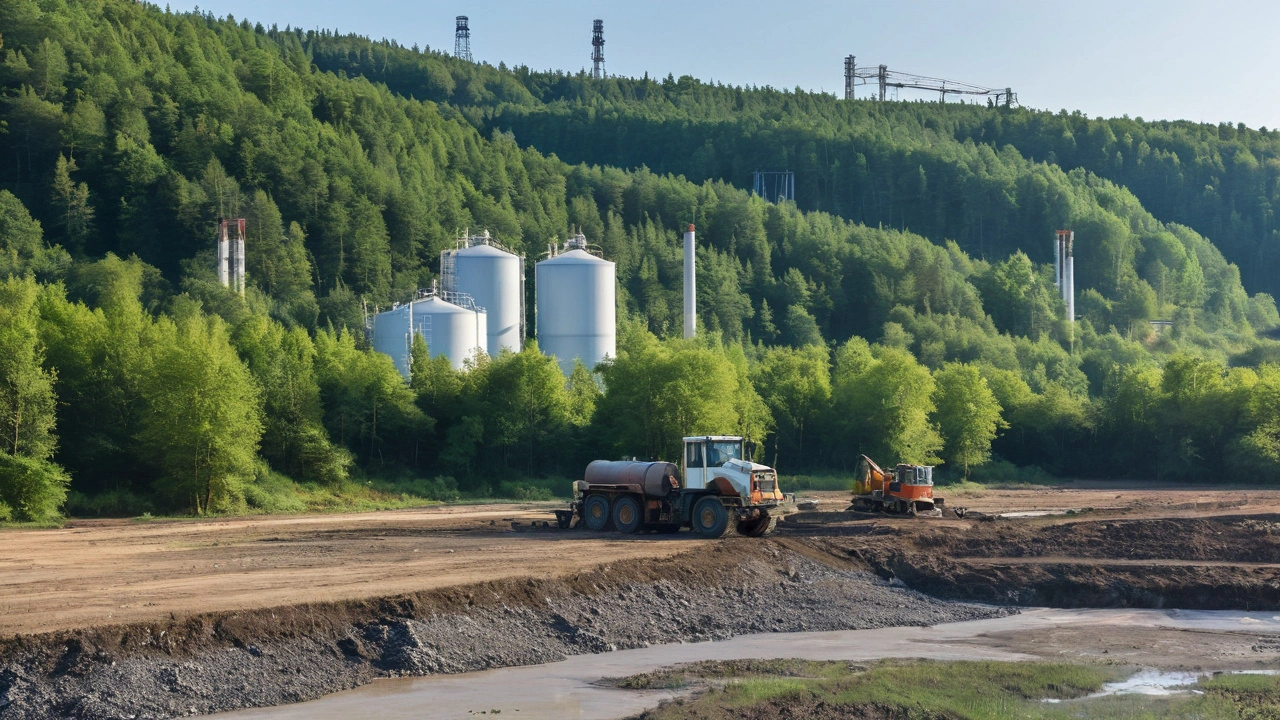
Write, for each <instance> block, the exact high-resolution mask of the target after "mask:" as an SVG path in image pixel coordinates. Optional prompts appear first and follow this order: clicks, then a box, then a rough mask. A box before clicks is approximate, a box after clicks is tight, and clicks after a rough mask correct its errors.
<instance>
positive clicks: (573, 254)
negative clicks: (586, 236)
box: [538, 250, 613, 265]
mask: <svg viewBox="0 0 1280 720" xmlns="http://www.w3.org/2000/svg"><path fill="white" fill-rule="evenodd" d="M538 264H539V265H600V264H606V265H612V264H613V262H612V261H610V260H605V259H604V258H599V257H596V256H595V255H592V254H591V253H589V252H587V251H586V250H570V251H569V252H566V253H560V254H559V255H556V256H555V257H549V258H547V259H546V260H543V261H542V262H540V263H538Z"/></svg>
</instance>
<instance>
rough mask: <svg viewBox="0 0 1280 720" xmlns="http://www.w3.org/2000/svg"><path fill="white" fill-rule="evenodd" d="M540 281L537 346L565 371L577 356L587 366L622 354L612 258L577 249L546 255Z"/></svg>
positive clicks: (539, 269) (540, 266)
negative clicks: (555, 360)
mask: <svg viewBox="0 0 1280 720" xmlns="http://www.w3.org/2000/svg"><path fill="white" fill-rule="evenodd" d="M534 272H535V276H536V282H537V294H538V299H537V306H538V347H539V349H541V350H542V352H543V353H545V354H547V355H554V356H555V357H556V359H557V360H558V361H559V362H560V369H561V371H563V372H564V374H565V375H568V374H569V373H571V372H573V361H574V359H581V360H582V362H583V363H584V364H585V365H586V366H587V367H588V368H592V367H595V365H596V363H598V362H600V361H601V360H604V359H605V358H606V357H614V356H616V355H617V341H618V327H617V286H616V276H617V271H616V268H615V266H614V264H613V263H611V262H609V261H608V260H604V259H602V258H598V257H596V256H595V255H592V254H591V253H589V252H587V251H586V250H583V249H580V248H579V249H574V250H570V251H568V252H565V253H561V254H559V255H554V256H552V257H549V258H547V259H546V260H543V261H542V262H540V263H538V264H537V265H536V266H535V269H534Z"/></svg>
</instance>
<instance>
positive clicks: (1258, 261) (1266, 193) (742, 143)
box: [306, 35, 1280, 296]
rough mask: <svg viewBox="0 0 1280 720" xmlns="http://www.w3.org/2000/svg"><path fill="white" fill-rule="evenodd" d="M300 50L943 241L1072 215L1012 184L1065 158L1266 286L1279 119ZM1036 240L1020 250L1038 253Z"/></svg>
mask: <svg viewBox="0 0 1280 720" xmlns="http://www.w3.org/2000/svg"><path fill="white" fill-rule="evenodd" d="M306 47H307V48H308V50H309V51H310V52H311V53H312V54H313V57H314V58H315V61H316V63H317V64H318V65H319V66H320V67H322V68H324V69H329V70H333V71H335V72H336V71H342V72H346V73H348V74H352V75H356V74H358V75H362V76H365V77H369V78H371V79H374V80H376V81H379V82H383V83H386V84H387V85H388V86H389V87H391V88H392V90H393V91H396V92H399V93H402V94H406V95H410V96H413V97H419V98H423V99H430V100H434V101H436V102H447V103H450V104H453V105H455V106H457V107H459V108H462V109H463V110H464V112H467V115H468V117H471V118H472V119H473V121H474V122H476V124H477V125H479V126H482V127H498V128H502V129H517V130H518V131H519V132H517V138H518V140H519V141H520V142H521V144H528V145H533V146H535V147H538V148H539V149H541V150H542V151H543V152H554V153H556V154H557V155H559V156H560V157H561V158H563V159H565V160H568V161H570V162H604V161H605V159H606V158H607V159H608V160H607V164H611V165H616V166H620V167H636V166H639V165H645V166H647V167H648V168H649V169H650V170H652V171H654V172H663V173H666V172H672V173H679V174H683V175H685V176H686V177H688V178H689V179H691V180H694V181H701V180H703V179H707V178H712V179H722V180H725V181H727V182H731V183H734V184H736V185H739V186H743V187H746V186H749V184H750V178H751V173H752V171H754V170H761V169H790V170H793V171H795V172H796V180H797V198H796V199H797V202H798V203H799V204H800V206H801V207H804V208H809V209H816V210H828V211H831V212H835V213H838V214H840V215H842V216H844V217H846V218H849V219H851V220H855V221H858V222H863V223H867V224H884V225H889V226H898V227H906V228H908V229H911V230H914V231H916V232H919V233H921V234H924V235H927V236H928V237H930V238H932V239H934V240H939V239H940V238H955V239H957V240H960V242H961V245H962V246H963V247H965V249H966V250H968V251H970V252H973V253H976V254H979V255H981V256H984V257H990V256H996V257H999V256H1001V255H1003V254H1004V253H1006V252H1007V250H1008V248H1009V247H1010V246H1018V245H1022V244H1029V243H1025V241H1024V240H1023V239H1022V235H1021V234H1022V233H1025V232H1028V231H1035V232H1042V231H1043V230H1044V228H1045V227H1047V226H1048V225H1052V224H1053V222H1059V221H1062V222H1074V221H1075V220H1076V219H1077V218H1076V214H1077V213H1078V212H1079V209H1077V208H1071V207H1065V208H1064V207H1062V205H1061V200H1059V199H1057V198H1054V197H1052V196H1053V195H1054V194H1056V193H1057V192H1059V189H1058V188H1054V187H1049V188H1046V187H1044V185H1045V180H1047V182H1048V184H1049V185H1050V186H1052V185H1055V184H1060V183H1061V181H1060V180H1058V179H1056V178H1052V177H1049V178H1045V179H1044V180H1032V181H1030V182H1031V186H1030V187H1028V185H1027V181H1026V180H1025V179H1023V178H1022V177H1021V176H1023V175H1025V174H1027V172H1028V171H1029V170H1030V171H1031V172H1033V173H1034V172H1035V171H1036V169H1035V164H1036V162H1037V161H1038V162H1041V163H1045V164H1047V165H1050V166H1057V167H1059V168H1061V169H1062V170H1063V171H1066V172H1068V173H1069V172H1070V171H1072V170H1075V169H1077V168H1079V169H1083V170H1085V171H1087V172H1088V173H1090V174H1093V175H1097V176H1098V177H1101V178H1105V179H1107V180H1110V181H1112V182H1113V183H1116V184H1117V185H1120V186H1122V187H1124V188H1125V189H1127V190H1129V191H1130V192H1132V193H1133V195H1134V196H1136V197H1137V198H1138V199H1139V200H1140V201H1141V203H1142V204H1143V205H1144V206H1145V208H1146V209H1147V210H1148V211H1150V212H1151V213H1153V214H1154V215H1155V216H1156V217H1158V218H1160V219H1161V220H1162V221H1164V222H1166V223H1179V224H1182V225H1186V226H1188V227H1191V228H1193V229H1195V230H1196V231H1197V232H1199V233H1201V234H1202V235H1205V236H1208V237H1210V238H1211V239H1212V240H1213V242H1214V244H1215V245H1216V246H1217V247H1219V248H1220V249H1221V250H1222V252H1223V253H1224V254H1225V255H1226V258H1227V259H1228V260H1229V261H1231V262H1233V263H1235V264H1237V265H1238V266H1240V267H1241V268H1244V273H1245V276H1244V283H1245V287H1246V288H1248V289H1249V291H1250V292H1251V293H1256V292H1265V293H1269V294H1271V295H1273V296H1274V295H1276V294H1278V293H1280V218H1277V215H1276V211H1275V208H1276V206H1277V205H1278V204H1280V130H1267V129H1266V128H1260V129H1249V128H1246V127H1244V126H1243V125H1232V124H1230V123H1221V124H1218V125H1206V124H1199V123H1192V122H1187V121H1176V122H1167V121H1162V122H1144V121H1142V120H1141V119H1129V118H1128V117H1125V118H1115V119H1103V118H1097V119H1090V118H1088V117H1086V116H1084V115H1082V114H1080V113H1078V112H1075V113H1067V112H1066V111H1062V112H1058V113H1051V112H1044V111H1035V110H1028V109H995V110H993V109H992V108H988V107H985V106H980V105H972V104H970V105H964V104H959V103H949V104H945V105H940V104H938V103H933V102H910V103H907V102H901V103H899V102H890V103H883V104H877V103H874V102H870V101H868V102H844V101H843V100H838V99H836V98H835V97H833V96H830V95H824V94H818V93H806V92H801V91H795V92H790V91H777V90H773V89H770V88H754V89H747V88H735V87H724V86H720V85H708V84H705V83H701V82H698V81H697V80H695V79H694V78H691V77H687V76H686V77H681V78H679V79H678V80H677V79H675V78H672V77H668V78H667V79H665V80H661V81H658V80H651V79H649V78H644V79H643V80H639V79H631V78H610V79H608V80H606V81H603V82H593V81H591V80H590V79H589V78H587V77H585V76H584V75H582V74H578V75H572V74H564V73H535V72H531V71H529V70H528V69H527V68H517V69H514V70H512V71H510V72H505V71H503V70H500V69H497V68H492V67H488V66H477V65H472V64H468V63H461V62H458V61H455V60H453V59H451V58H448V57H445V56H441V55H436V54H431V53H425V54H424V53H418V52H414V51H412V50H407V49H405V48H400V47H397V46H394V45H388V44H379V43H372V42H370V41H368V40H367V39H364V38H358V37H350V36H347V37H334V36H331V35H313V36H309V37H308V38H307V42H306ZM468 109H471V110H470V111H469V110H468ZM983 146H985V149H983ZM1007 147H1012V148H1013V150H1014V152H1013V153H1012V155H1011V154H1010V153H1009V152H1008V150H1007ZM1041 171H1042V170H1041ZM957 191H959V192H957ZM1046 194H1047V195H1048V197H1045V196H1046ZM1109 240H1110V238H1107V237H1099V238H1097V240H1096V244H1097V245H1098V246H1099V247H1101V246H1102V245H1104V244H1105V243H1106V242H1107V241H1109ZM1048 247H1049V244H1048V243H1044V248H1045V249H1043V250H1041V249H1038V248H1037V249H1035V251H1034V252H1033V253H1032V258H1033V259H1035V260H1041V259H1042V258H1043V257H1045V256H1047V255H1048V249H1047V248H1048ZM1029 252H1031V251H1029Z"/></svg>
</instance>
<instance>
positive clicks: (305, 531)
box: [0, 484, 1280, 637]
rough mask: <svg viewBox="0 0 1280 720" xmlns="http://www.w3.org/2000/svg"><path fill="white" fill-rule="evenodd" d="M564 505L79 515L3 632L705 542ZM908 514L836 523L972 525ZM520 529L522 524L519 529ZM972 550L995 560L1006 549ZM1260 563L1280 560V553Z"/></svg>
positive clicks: (1222, 504) (958, 501)
mask: <svg viewBox="0 0 1280 720" xmlns="http://www.w3.org/2000/svg"><path fill="white" fill-rule="evenodd" d="M942 492H943V493H945V490H943V491H942ZM808 495H812V496H815V497H817V498H818V499H819V500H820V501H821V502H820V505H819V507H820V508H821V509H823V510H828V509H829V510H843V509H844V507H845V505H846V504H847V499H848V496H847V494H845V493H808ZM949 501H950V502H951V503H952V504H953V505H965V506H968V507H969V508H970V509H973V510H977V511H980V512H984V513H999V512H1013V511H1040V510H1049V511H1065V510H1083V509H1085V508H1091V509H1092V510H1091V511H1089V512H1087V513H1085V514H1083V515H1071V516H1066V515H1058V516H1052V517H1048V518H1037V519H1034V520H1030V521H1027V523H1028V525H1029V526H1036V527H1038V526H1041V525H1044V524H1052V523H1065V522H1077V521H1079V520H1081V519H1082V518H1088V519H1089V520H1099V521H1100V520H1103V519H1105V518H1108V517H1117V518H1126V519H1134V518H1160V517H1170V518H1175V517H1176V518H1186V517H1206V516H1230V515H1237V514H1239V515H1254V514H1263V513H1280V491H1277V490H1230V489H1228V490H1218V489H1211V488H1186V487H1176V486H1175V487H1165V488H1150V489H1148V488H1143V489H1130V488H1125V487H1122V486H1116V485H1107V484H1081V485H1078V486H1069V487H1065V488H1034V489H1019V490H999V491H996V490H986V491H981V492H977V493H968V494H959V495H952V496H951V497H950V498H949ZM560 506H562V505H561V504H560V503H528V504H511V505H484V506H449V507H436V508H428V509H422V510H410V511H393V512H376V513H361V514H350V515H310V516H275V517H250V518H229V519H219V520H210V521H157V522H133V521H78V522H73V523H71V524H69V525H68V526H67V527H65V528H62V529H58V530H11V531H3V532H0V637H3V636H5V635H11V634H15V633H33V632H48V631H52V630H64V629H72V628H79V627H89V626H94V625H102V624H119V623H133V622H149V621H154V620H159V619H168V618H169V617H170V616H171V615H176V616H182V615H184V614H190V613H195V612H212V611H227V610H242V609H251V608H263V607H275V606H281V605H288V604H294V603H301V602H326V601H335V600H348V599H359V598H371V597H384V596H388V595H396V594H401V593H409V592H418V591H422V590H429V589H435V588H442V587H449V586H456V585H462V584H468V583H475V582H483V581H489V580H498V579H503V578H512V577H552V576H558V575H564V574H568V573H572V572H576V571H579V570H582V569H585V568H589V567H593V566H596V565H599V564H601V563H611V562H625V561H629V560H636V559H640V558H659V557H669V556H672V555H675V554H677V553H681V552H684V551H687V550H692V549H694V548H696V547H698V546H699V544H700V543H703V542H705V541H702V540H698V539H696V538H694V537H692V536H690V535H689V534H688V533H682V534H680V535H678V536H675V537H674V538H673V537H666V536H647V537H646V536H638V537H632V538H625V539H624V538H620V537H618V536H614V535H590V534H587V533H582V532H572V533H565V532H560V531H556V530H554V529H551V530H543V529H541V528H531V527H530V523H531V522H534V521H544V520H550V519H551V513H550V510H551V508H553V507H560ZM910 522H911V521H906V520H904V519H896V520H888V521H876V520H855V521H852V522H850V523H837V524H836V525H835V526H833V527H825V528H823V529H822V532H824V533H827V532H837V533H842V532H846V529H842V528H841V527H840V526H841V525H846V526H849V527H847V531H848V532H852V533H854V534H857V535H861V534H863V533H864V532H865V530H866V528H867V527H869V526H874V525H885V526H889V527H892V528H903V529H905V530H906V531H908V532H910V533H913V534H914V533H917V532H925V533H927V532H932V531H933V530H937V529H941V528H942V527H969V526H971V525H972V524H973V523H970V522H967V521H966V522H960V521H954V520H949V521H941V522H938V521H925V522H919V523H915V524H914V525H909V524H904V523H910ZM512 523H518V524H519V525H518V527H516V528H513V527H512ZM788 532H790V533H792V534H795V533H799V534H803V533H804V530H803V529H799V530H795V529H793V530H790V531H788ZM1169 533H1170V534H1169V535H1167V536H1165V540H1166V541H1168V542H1173V540H1176V533H1177V529H1176V528H1173V529H1171V530H1170V531H1169ZM658 538H661V539H658ZM996 542H997V543H998V541H996ZM1173 544H1175V545H1176V544H1179V543H1176V542H1174V543H1173ZM1089 547H1093V548H1094V551H1090V550H1089V549H1088V548H1089ZM1117 549H1118V548H1117V547H1116V546H1112V545H1110V544H1109V543H1108V541H1107V539H1106V538H1105V537H1098V538H1097V542H1096V543H1095V544H1093V545H1088V544H1084V543H1077V544H1076V546H1075V549H1074V552H1075V553H1076V554H1078V555H1084V556H1091V557H1099V558H1106V557H1117V553H1116V552H1115V551H1116V550H1117ZM1119 549H1123V548H1119ZM964 554H967V555H971V556H975V557H976V556H983V557H986V558H991V557H993V556H999V555H1001V554H1007V553H999V552H994V551H989V552H982V553H976V552H967V553H964ZM1055 554H1060V553H1055ZM1175 559H1177V560H1181V559H1182V558H1181V557H1180V556H1175ZM1205 559H1209V558H1207V557H1206V558H1205ZM1213 559H1215V560H1219V561H1231V560H1240V561H1245V560H1246V558H1244V557H1237V556H1232V557H1230V558H1222V557H1216V558H1213ZM1247 561H1248V562H1254V563H1264V564H1265V563H1275V562H1280V557H1268V556H1260V557H1250V558H1247ZM983 562H986V563H988V564H990V563H992V562H995V561H993V560H990V559H988V560H984V561H983ZM1140 569H1141V568H1135V570H1140Z"/></svg>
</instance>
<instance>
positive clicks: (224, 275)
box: [218, 220, 231, 287]
mask: <svg viewBox="0 0 1280 720" xmlns="http://www.w3.org/2000/svg"><path fill="white" fill-rule="evenodd" d="M218 282H219V283H220V284H221V285H222V287H230V285H231V242H230V239H229V238H228V237H227V222H226V221H225V220H223V221H222V222H220V223H218Z"/></svg>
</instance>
